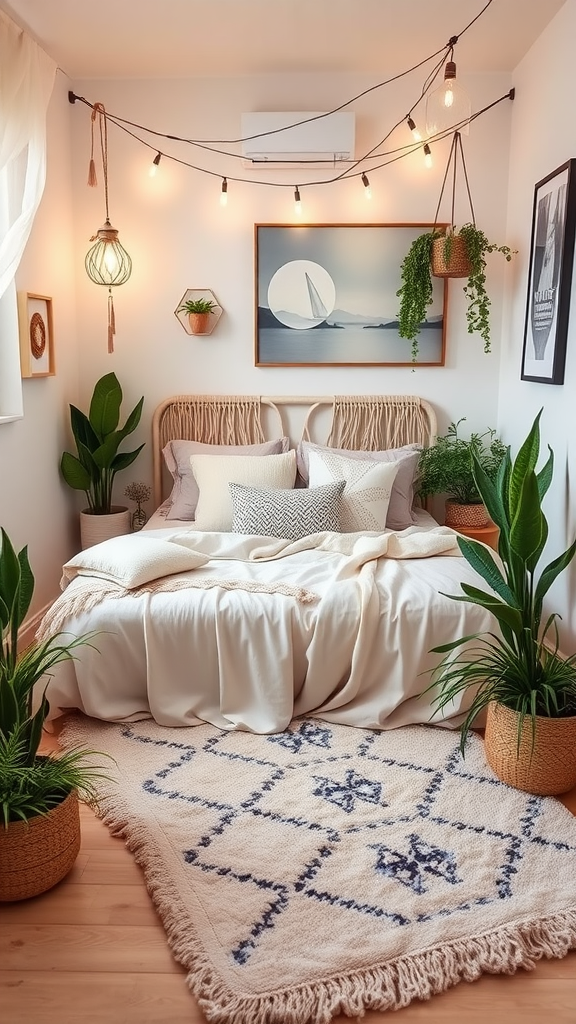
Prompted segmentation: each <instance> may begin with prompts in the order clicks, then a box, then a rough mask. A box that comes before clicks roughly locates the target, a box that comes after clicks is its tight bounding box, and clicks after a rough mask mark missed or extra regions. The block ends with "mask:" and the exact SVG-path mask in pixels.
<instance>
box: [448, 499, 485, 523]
mask: <svg viewBox="0 0 576 1024" xmlns="http://www.w3.org/2000/svg"><path fill="white" fill-rule="evenodd" d="M489 522H490V520H489V518H488V513H487V511H486V506H485V505H483V504H482V503H481V502H479V503H478V504H477V505H461V504H460V502H459V501H449V500H447V501H446V515H445V517H444V525H445V526H450V527H452V529H453V530H457V529H459V527H461V526H472V527H481V526H488V523H489Z"/></svg>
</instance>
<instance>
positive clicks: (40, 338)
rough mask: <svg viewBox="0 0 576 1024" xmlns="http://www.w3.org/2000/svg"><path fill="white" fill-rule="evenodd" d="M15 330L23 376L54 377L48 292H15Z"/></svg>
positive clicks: (50, 308) (52, 334)
mask: <svg viewBox="0 0 576 1024" xmlns="http://www.w3.org/2000/svg"><path fill="white" fill-rule="evenodd" d="M18 331H19V335H20V372H21V374H22V377H53V376H54V374H55V372H56V368H55V365H54V323H53V317H52V299H51V298H50V296H49V295H35V294H34V293H32V292H18Z"/></svg>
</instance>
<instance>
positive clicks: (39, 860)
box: [0, 790, 80, 902]
mask: <svg viewBox="0 0 576 1024" xmlns="http://www.w3.org/2000/svg"><path fill="white" fill-rule="evenodd" d="M79 850H80V811H79V808H78V795H77V793H76V790H72V792H71V793H69V795H68V796H67V797H66V799H65V800H63V801H62V803H61V804H58V805H57V806H56V807H54V808H52V810H51V811H48V813H47V814H37V815H36V817H34V818H30V819H29V820H28V821H11V822H10V824H9V825H8V828H4V826H3V825H1V824H0V900H1V901H6V902H13V901H14V900H27V899H29V898H30V897H31V896H38V895H39V894H40V893H41V892H46V890H47V889H51V888H52V886H53V885H56V883H57V882H60V881H61V879H62V878H64V876H65V875H67V874H68V872H69V871H70V868H71V867H72V865H73V864H74V861H75V860H76V857H77V856H78V852H79Z"/></svg>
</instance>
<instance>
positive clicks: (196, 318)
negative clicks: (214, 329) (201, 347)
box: [188, 313, 210, 334]
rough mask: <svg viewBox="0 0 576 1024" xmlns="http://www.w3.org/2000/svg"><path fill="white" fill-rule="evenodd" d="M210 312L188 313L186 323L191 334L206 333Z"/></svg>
mask: <svg viewBox="0 0 576 1024" xmlns="http://www.w3.org/2000/svg"><path fill="white" fill-rule="evenodd" d="M209 319H210V313H189V314H188V323H189V324H190V330H191V331H192V334H206V332H207V330H208V320H209Z"/></svg>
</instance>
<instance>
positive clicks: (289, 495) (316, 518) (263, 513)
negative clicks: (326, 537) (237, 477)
mask: <svg viewBox="0 0 576 1024" xmlns="http://www.w3.org/2000/svg"><path fill="white" fill-rule="evenodd" d="M228 486H229V487H230V496H231V498H232V510H233V519H232V531H233V532H234V533H245V534H252V535H256V536H261V537H281V538H282V539H283V540H300V538H301V537H308V536H310V534H312V533H320V532H322V531H324V530H331V531H336V532H338V531H339V530H340V508H341V502H342V493H343V491H344V487H345V481H344V480H337V481H335V482H334V483H330V484H324V485H322V486H321V487H312V488H306V489H304V488H300V489H296V490H285V489H281V490H269V489H268V490H265V489H260V488H258V487H247V486H245V485H244V484H233V483H231V484H229V485H228Z"/></svg>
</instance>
